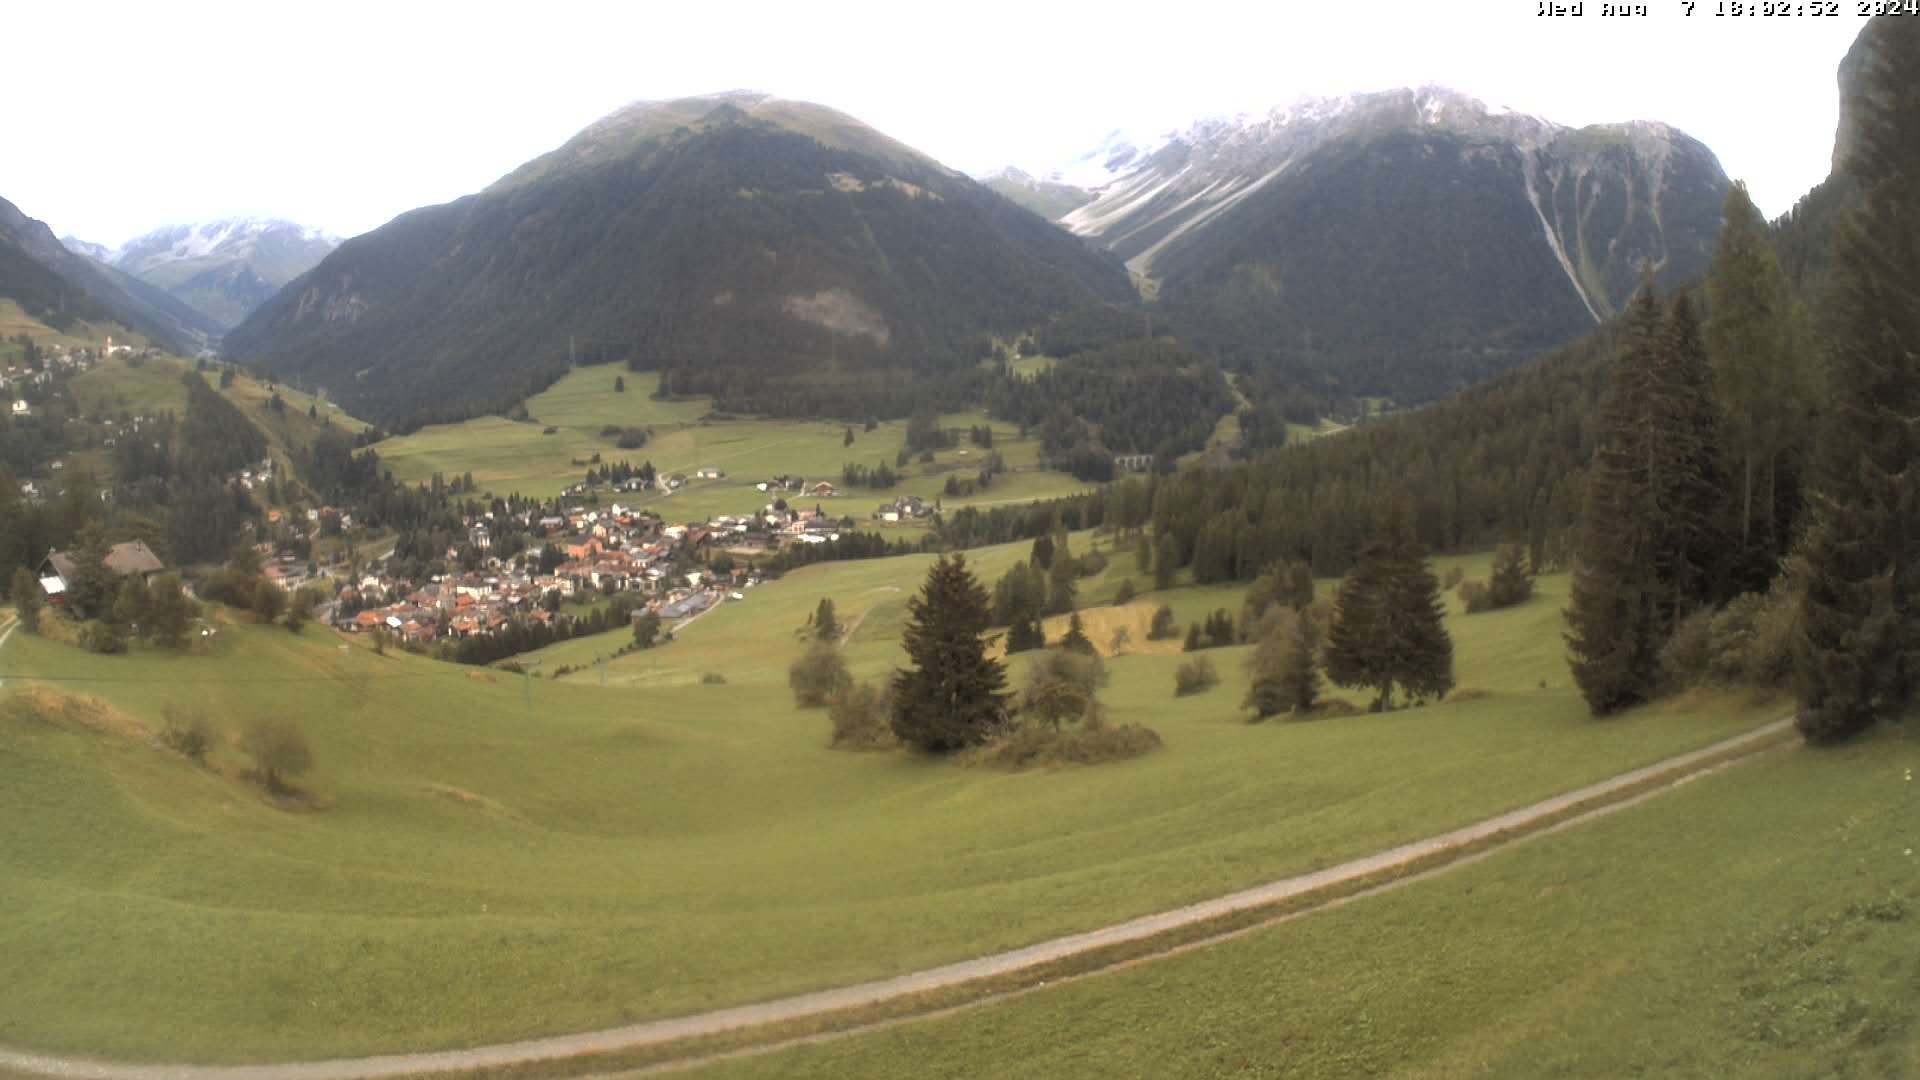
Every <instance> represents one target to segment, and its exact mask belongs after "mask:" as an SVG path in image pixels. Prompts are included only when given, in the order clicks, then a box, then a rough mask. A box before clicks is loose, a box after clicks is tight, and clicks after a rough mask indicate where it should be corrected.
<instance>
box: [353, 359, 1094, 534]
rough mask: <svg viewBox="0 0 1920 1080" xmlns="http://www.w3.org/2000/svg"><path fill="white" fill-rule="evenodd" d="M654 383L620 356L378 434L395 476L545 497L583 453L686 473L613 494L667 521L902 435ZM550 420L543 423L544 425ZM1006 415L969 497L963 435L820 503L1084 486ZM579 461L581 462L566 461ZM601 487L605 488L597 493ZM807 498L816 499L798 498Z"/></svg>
mask: <svg viewBox="0 0 1920 1080" xmlns="http://www.w3.org/2000/svg"><path fill="white" fill-rule="evenodd" d="M615 376H619V377H621V378H624V379H625V380H626V386H627V389H626V391H625V392H624V393H615V392H614V391H613V380H614V378H615ZM658 385H659V376H658V375H657V374H654V373H651V372H630V371H625V370H624V369H621V368H619V367H614V366H604V367H589V368H578V369H575V370H574V371H573V372H571V373H570V374H568V375H567V376H566V377H565V378H563V379H561V380H560V381H559V382H557V383H555V384H554V385H553V386H552V387H550V388H549V389H547V390H546V391H544V392H542V393H540V394H538V395H536V396H534V397H532V398H530V399H528V401H527V411H528V414H529V415H530V416H531V417H533V420H532V421H530V422H525V423H516V422H514V421H510V420H506V419H504V418H501V417H497V416H486V417H479V418H476V419H473V420H468V421H465V422H463V423H459V424H443V425H436V426H433V427H427V428H422V429H421V430H419V431H417V432H414V433H413V434H411V435H405V436H399V437H396V438H392V439H387V440H385V441H383V442H381V443H378V444H376V445H375V449H376V450H377V451H378V453H379V454H380V459H381V461H382V462H383V463H384V464H385V465H386V467H387V468H389V469H390V470H392V472H393V474H394V476H395V477H396V478H398V479H400V480H403V481H407V482H419V481H424V480H427V479H428V478H430V477H431V476H432V475H433V474H434V473H440V474H442V475H445V476H447V477H449V478H451V477H457V476H460V475H462V474H464V473H467V472H471V473H473V478H474V481H475V482H476V483H477V484H478V485H479V486H480V488H481V490H483V491H491V492H493V493H495V494H498V495H505V494H508V493H511V492H519V493H521V494H523V495H535V496H541V497H550V496H554V495H558V494H559V493H560V492H561V491H562V490H563V489H564V488H566V487H567V486H568V485H571V484H575V483H578V482H580V480H581V479H582V477H583V475H584V474H585V472H586V470H587V465H585V464H584V463H585V462H587V461H589V460H590V459H591V458H592V456H593V455H594V454H599V455H600V460H601V461H602V462H603V463H606V464H612V463H615V462H619V461H627V462H630V463H631V464H633V465H634V466H635V467H638V466H639V465H640V464H641V463H642V462H645V461H651V462H653V464H654V467H655V468H657V469H659V470H660V471H661V472H662V473H664V474H669V475H671V474H673V473H684V474H685V475H686V476H687V477H688V484H687V486H686V487H685V488H682V489H681V490H680V491H677V492H675V493H673V494H672V495H665V494H660V493H649V494H647V495H644V496H636V497H621V496H615V497H618V498H620V501H621V502H622V503H629V504H634V505H639V506H644V507H648V508H651V509H653V510H656V511H658V512H659V513H660V514H661V515H662V516H664V517H666V518H667V519H668V520H669V521H704V520H707V519H709V518H711V517H713V516H716V515H719V514H743V513H751V512H753V511H755V510H758V509H759V508H760V507H762V506H764V505H766V504H767V503H768V502H770V501H771V500H772V497H771V496H769V495H767V494H765V493H763V492H760V491H758V490H756V489H755V488H754V487H753V485H754V484H756V483H758V482H760V481H763V480H767V479H770V478H771V477H774V476H777V475H782V474H787V475H799V476H804V477H806V478H807V479H808V481H809V482H811V481H814V480H827V481H830V482H832V483H833V484H834V485H835V486H841V470H842V468H843V466H845V465H846V464H847V463H848V462H854V463H857V464H860V465H864V466H867V467H868V468H872V467H874V466H876V465H878V464H880V463H881V462H883V461H884V462H885V463H886V464H887V466H888V467H889V468H892V467H893V463H894V456H895V455H896V454H897V453H898V452H899V450H900V448H901V447H902V446H903V445H904V444H905V438H906V435H905V433H906V422H905V421H899V420H895V421H888V422H885V423H882V424H880V425H879V426H878V427H877V428H875V429H874V430H873V431H864V430H862V428H861V426H860V425H857V424H856V425H854V443H853V445H852V446H846V445H844V439H845V434H846V425H845V424H837V423H826V422H819V421H798V420H754V419H748V420H703V419H701V418H702V417H704V416H705V415H706V414H707V413H708V412H709V406H708V404H707V402H706V401H705V400H704V399H702V400H697V401H656V400H654V399H653V398H652V397H650V396H649V395H651V394H652V393H653V392H654V390H655V389H656V388H657V387H658ZM940 422H941V425H942V426H943V427H961V428H965V427H969V426H972V425H975V424H984V423H987V419H986V417H985V416H984V415H982V414H979V413H954V414H949V415H947V416H943V417H942V418H941V421H940ZM609 425H612V426H618V427H650V428H652V429H653V438H652V439H650V440H649V441H648V443H647V445H646V446H644V447H642V448H640V449H637V450H622V449H619V448H618V447H617V446H616V445H615V440H614V439H613V438H610V437H602V436H601V434H600V432H601V430H602V429H603V428H605V427H607V426H609ZM548 427H553V428H557V429H558V430H557V431H556V432H555V433H554V434H552V435H547V434H543V432H544V431H545V429H546V428H548ZM1017 435H1018V432H1017V431H1016V430H1015V429H1014V428H1012V427H1010V426H1008V425H1006V424H1005V423H999V424H995V425H994V448H995V449H997V450H999V451H1000V453H1001V456H1002V457H1003V458H1005V460H1006V463H1007V468H1008V470H1009V471H1008V472H1007V473H1006V474H1005V475H1003V476H1000V477H998V478H996V480H995V482H994V484H993V485H992V486H991V487H990V488H988V489H986V490H985V491H981V492H978V493H976V494H975V495H973V496H971V497H968V498H947V497H944V496H942V494H941V492H942V490H943V489H944V487H945V485H946V481H947V476H948V475H949V474H950V473H951V474H954V475H958V476H959V477H961V478H962V479H971V478H972V477H973V476H974V475H975V474H976V473H978V471H979V468H980V464H981V463H982V462H983V461H984V460H985V459H986V451H984V450H982V449H980V448H979V447H975V446H971V445H968V444H967V443H966V442H965V440H964V439H963V440H962V442H961V445H960V446H958V447H956V448H954V449H951V450H943V451H940V453H939V454H938V455H937V458H936V460H935V462H934V463H933V464H932V465H922V464H920V463H919V462H918V461H917V460H916V461H913V462H910V463H909V464H908V465H907V466H906V467H905V468H903V469H900V470H899V471H900V472H901V473H902V474H903V476H902V480H901V482H900V483H899V484H897V485H896V486H894V487H892V488H888V489H872V488H852V489H845V488H843V490H842V492H841V494H840V496H839V497H838V498H835V499H828V500H821V507H822V509H825V510H828V511H830V512H832V513H835V514H836V515H839V514H850V515H852V516H853V517H854V518H856V519H860V520H866V519H868V518H869V517H870V516H871V514H872V513H873V509H874V507H876V506H878V505H879V504H881V503H883V502H889V501H891V500H893V499H897V498H899V497H900V496H902V495H918V496H920V497H921V498H923V499H926V500H927V501H929V502H931V501H932V500H933V499H935V498H936V497H938V498H941V499H942V501H943V503H944V504H945V505H946V506H947V507H949V508H957V507H959V506H964V505H981V504H994V503H1011V502H1029V501H1032V500H1035V499H1045V498H1053V497H1056V496H1060V495H1067V494H1072V493H1074V492H1078V491H1084V490H1087V489H1088V488H1089V487H1090V486H1091V485H1087V484H1083V483H1081V482H1080V481H1077V480H1075V479H1074V478H1073V477H1071V476H1068V475H1067V474H1065V473H1059V472H1052V471H1043V470H1040V469H1038V468H1037V467H1036V461H1037V459H1038V455H1039V441H1038V440H1037V439H1032V438H1028V439H1018V438H1016V436H1017ZM574 462H581V463H582V464H578V465H576V464H574ZM707 466H712V467H714V468H718V469H721V470H723V471H725V473H726V476H725V477H724V478H723V479H720V480H697V479H694V478H693V476H694V472H695V470H697V469H701V468H705V467H707ZM603 497H608V496H603ZM798 501H799V502H801V503H804V504H806V505H812V502H813V501H814V500H810V499H801V500H798Z"/></svg>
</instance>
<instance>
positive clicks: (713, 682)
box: [700, 671, 727, 686]
mask: <svg viewBox="0 0 1920 1080" xmlns="http://www.w3.org/2000/svg"><path fill="white" fill-rule="evenodd" d="M700 685H702V686H725V685H727V677H726V676H725V675H722V674H720V673H719V672H717V671H709V672H707V673H706V674H704V675H702V676H700Z"/></svg>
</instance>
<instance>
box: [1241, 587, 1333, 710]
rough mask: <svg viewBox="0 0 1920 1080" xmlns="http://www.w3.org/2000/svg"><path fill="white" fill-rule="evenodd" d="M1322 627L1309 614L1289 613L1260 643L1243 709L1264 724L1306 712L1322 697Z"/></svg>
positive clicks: (1252, 661) (1250, 668)
mask: <svg viewBox="0 0 1920 1080" xmlns="http://www.w3.org/2000/svg"><path fill="white" fill-rule="evenodd" d="M1318 651H1319V624H1318V622H1317V621H1316V620H1315V619H1314V617H1313V615H1312V614H1311V613H1310V612H1307V611H1299V612H1288V613H1287V614H1286V615H1285V616H1284V617H1283V618H1281V619H1280V620H1278V621H1277V623H1275V624H1274V625H1273V627H1272V629H1271V631H1270V632H1269V633H1268V634H1267V635H1266V636H1265V637H1263V638H1261V639H1260V644H1259V645H1258V646H1257V647H1256V648H1255V649H1254V651H1253V656H1252V657H1251V658H1250V659H1249V660H1248V662H1247V672H1248V675H1249V676H1250V677H1251V683H1250V685H1249V686H1248V688H1247V697H1246V700H1245V701H1243V702H1242V703H1241V705H1242V707H1243V708H1248V709H1252V710H1253V712H1254V717H1255V719H1258V720H1265V719H1266V718H1268V717H1270V716H1276V715H1278V714H1280V713H1283V712H1287V711H1296V712H1305V711H1306V710H1308V709H1311V708H1313V703H1314V700H1315V699H1316V698H1318V697H1319V696H1320V671H1319V666H1318V656H1317V654H1318Z"/></svg>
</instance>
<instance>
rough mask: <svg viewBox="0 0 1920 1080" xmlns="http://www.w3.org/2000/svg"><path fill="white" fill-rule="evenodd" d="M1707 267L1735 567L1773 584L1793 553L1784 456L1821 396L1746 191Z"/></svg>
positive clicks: (1749, 583) (1731, 206) (1748, 582)
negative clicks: (1788, 539)
mask: <svg viewBox="0 0 1920 1080" xmlns="http://www.w3.org/2000/svg"><path fill="white" fill-rule="evenodd" d="M1723 222H1724V224H1722V225H1721V226H1720V236H1719V239H1718V240H1717V241H1716V244H1715V247H1714V253H1713V262H1712V264H1711V265H1710V266H1709V267H1708V269H1707V301H1708V304H1709V310H1710V311H1711V312H1712V317H1711V318H1709V319H1708V320H1707V323H1706V326H1705V328H1704V331H1705V338H1706V345H1707V351H1708V354H1709V356H1710V357H1711V358H1712V362H1713V369H1714V382H1715V384H1716V391H1717V396H1718V398H1719V400H1720V402H1721V404H1722V406H1723V407H1724V408H1725V414H1726V424H1725V429H1724V439H1725V442H1724V445H1725V446H1726V448H1727V451H1728V454H1727V463H1728V466H1729V468H1730V470H1731V472H1732V474H1733V475H1732V478H1731V479H1732V481H1733V491H1734V499H1735V504H1734V505H1733V506H1732V507H1731V511H1732V512H1731V515H1730V516H1731V519H1732V525H1733V528H1732V532H1733V539H1734V541H1735V543H1734V546H1733V551H1732V555H1733V558H1732V560H1731V562H1732V563H1733V566H1732V569H1733V572H1734V576H1735V578H1736V580H1737V581H1739V582H1740V584H1741V585H1742V586H1743V587H1748V588H1758V587H1762V586H1764V583H1765V582H1766V580H1767V579H1769V578H1771V577H1772V576H1773V574H1774V572H1775V569H1776V566H1777V562H1778V560H1779V558H1780V557H1781V555H1782V554H1784V550H1785V546H1786V536H1785V535H1784V532H1783V530H1782V528H1781V526H1782V525H1783V524H1784V522H1783V520H1782V519H1783V517H1784V515H1783V513H1782V502H1783V500H1785V501H1788V502H1791V501H1792V499H1791V497H1790V494H1789V493H1788V492H1783V491H1782V490H1781V473H1782V471H1783V458H1784V457H1785V456H1786V455H1787V454H1788V453H1789V452H1790V451H1794V450H1797V449H1800V448H1802V447H1804V445H1805V444H1806V442H1807V441H1808V436H1809V431H1808V426H1809V423H1810V420H1811V414H1810V409H1809V406H1810V404H1811V403H1812V401H1813V400H1814V398H1815V396H1816V395H1815V392H1814V391H1815V387H1814V386H1813V380H1812V378H1811V377H1810V376H1809V374H1808V372H1807V371H1806V366H1805V364H1804V363H1802V361H1801V358H1800V350H1799V348H1798V347H1797V342H1796V340H1795V338H1796V335H1795V329H1796V326H1797V321H1798V320H1797V317H1796V313H1795V309H1794V302H1793V293H1792V290H1791V287H1790V286H1789V284H1788V282H1787V275H1786V273H1785V271H1783V270H1782V269H1781V267H1780V259H1779V256H1778V254H1777V253H1776V252H1775V250H1774V246H1773V237H1772V235H1771V233H1770V231H1769V230H1768V228H1767V223H1766V220H1765V219H1764V218H1762V217H1761V216H1760V211H1759V210H1757V209H1756V208H1755V207H1754V205H1753V201H1752V200H1751V199H1749V198H1748V197H1747V189H1746V185H1744V184H1735V185H1733V187H1732V188H1731V189H1730V190H1729V191H1728V192H1727V200H1726V205H1725V209H1724V211H1723Z"/></svg>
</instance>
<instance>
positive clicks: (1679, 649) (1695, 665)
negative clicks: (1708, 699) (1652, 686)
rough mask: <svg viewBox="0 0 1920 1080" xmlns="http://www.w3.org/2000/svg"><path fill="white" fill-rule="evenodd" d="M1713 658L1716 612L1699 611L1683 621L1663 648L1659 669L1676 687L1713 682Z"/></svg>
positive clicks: (1661, 649) (1674, 629) (1661, 648)
mask: <svg viewBox="0 0 1920 1080" xmlns="http://www.w3.org/2000/svg"><path fill="white" fill-rule="evenodd" d="M1712 659H1713V612H1711V611H1696V612H1694V613H1693V614H1692V615H1689V616H1687V617H1686V618H1684V619H1682V620H1680V625H1678V626H1676V627H1674V628H1673V635H1672V636H1671V637H1669V638H1667V643H1666V644H1665V645H1662V646H1661V647H1660V670H1661V672H1662V673H1664V674H1665V675H1666V679H1667V682H1668V683H1669V684H1671V685H1673V686H1692V685H1694V684H1695V683H1702V682H1707V681H1710V678H1711V676H1710V675H1709V674H1708V671H1707V669H1708V666H1709V664H1710V662H1711V661H1712Z"/></svg>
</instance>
